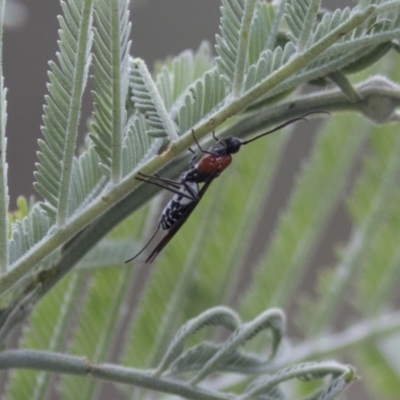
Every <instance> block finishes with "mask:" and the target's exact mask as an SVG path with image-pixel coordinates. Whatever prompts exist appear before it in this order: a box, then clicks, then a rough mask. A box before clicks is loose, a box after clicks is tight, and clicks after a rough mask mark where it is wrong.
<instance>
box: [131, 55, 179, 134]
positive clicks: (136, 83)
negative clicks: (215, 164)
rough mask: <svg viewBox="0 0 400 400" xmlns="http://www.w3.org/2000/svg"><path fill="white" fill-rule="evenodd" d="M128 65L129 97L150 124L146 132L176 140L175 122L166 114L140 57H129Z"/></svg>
mask: <svg viewBox="0 0 400 400" xmlns="http://www.w3.org/2000/svg"><path fill="white" fill-rule="evenodd" d="M130 66H131V73H130V86H131V90H132V97H131V99H132V101H133V103H134V106H135V108H136V109H138V110H139V111H140V112H141V113H143V114H144V116H145V117H146V121H147V123H148V124H149V126H150V129H149V130H148V131H147V134H148V135H150V136H152V137H168V138H169V140H170V141H172V140H176V139H177V138H178V133H177V129H176V124H175V123H174V121H173V120H172V119H171V117H170V115H169V114H168V111H167V108H166V105H165V103H164V101H163V99H162V98H161V95H160V93H159V91H158V90H157V86H156V84H155V82H154V81H153V79H152V78H151V75H150V72H149V71H148V69H147V67H146V64H145V63H144V62H143V61H142V60H140V59H131V60H130Z"/></svg>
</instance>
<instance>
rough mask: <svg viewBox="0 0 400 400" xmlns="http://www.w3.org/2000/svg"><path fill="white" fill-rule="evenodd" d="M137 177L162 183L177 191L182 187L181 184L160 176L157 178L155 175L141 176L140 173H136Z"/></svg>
mask: <svg viewBox="0 0 400 400" xmlns="http://www.w3.org/2000/svg"><path fill="white" fill-rule="evenodd" d="M138 175H141V176H144V177H145V178H148V179H153V180H155V181H160V182H163V183H165V184H167V185H171V186H172V187H175V189H179V188H180V187H182V186H183V183H182V182H177V181H173V180H172V179H168V178H162V177H161V176H159V175H157V174H154V175H145V174H142V173H141V172H138Z"/></svg>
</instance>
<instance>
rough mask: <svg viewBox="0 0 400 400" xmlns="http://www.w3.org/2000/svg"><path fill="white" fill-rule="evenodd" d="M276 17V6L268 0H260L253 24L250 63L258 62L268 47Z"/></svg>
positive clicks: (249, 54) (249, 53)
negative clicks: (267, 0)
mask: <svg viewBox="0 0 400 400" xmlns="http://www.w3.org/2000/svg"><path fill="white" fill-rule="evenodd" d="M274 19H275V6H274V5H273V4H270V3H267V2H266V1H258V2H257V4H256V9H255V12H254V18H253V21H252V24H251V31H250V42H249V51H248V65H253V64H254V63H256V62H257V61H258V59H259V57H260V54H261V53H262V52H263V51H264V50H265V49H266V48H267V44H268V42H269V40H270V35H271V33H272V29H273V24H274ZM274 47H275V46H274Z"/></svg>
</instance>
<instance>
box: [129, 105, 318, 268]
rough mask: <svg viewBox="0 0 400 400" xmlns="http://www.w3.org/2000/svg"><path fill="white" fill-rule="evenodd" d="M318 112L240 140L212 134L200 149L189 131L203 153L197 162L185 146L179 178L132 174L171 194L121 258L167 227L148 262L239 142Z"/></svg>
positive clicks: (179, 225) (199, 196) (188, 211)
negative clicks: (186, 158) (186, 157)
mask: <svg viewBox="0 0 400 400" xmlns="http://www.w3.org/2000/svg"><path fill="white" fill-rule="evenodd" d="M321 112H322V113H324V111H317V112H310V113H308V114H305V115H303V116H301V117H299V118H293V119H291V120H289V121H287V122H285V123H284V124H281V125H279V126H277V127H275V128H274V129H272V130H270V131H267V132H264V133H262V134H261V135H258V136H256V137H254V138H253V139H250V140H240V139H238V138H235V137H231V136H229V137H226V138H223V139H217V138H216V137H215V136H214V134H213V137H214V139H215V140H216V144H215V145H213V146H211V147H210V148H209V149H208V150H204V149H203V148H202V147H201V146H200V144H199V142H198V141H197V139H196V137H195V135H194V131H192V134H193V138H194V141H195V143H196V145H197V147H198V148H199V150H200V152H202V153H203V154H204V155H203V157H201V158H200V160H199V161H198V162H197V163H195V161H196V155H195V153H194V151H193V150H192V149H190V148H189V150H190V151H191V152H192V153H193V157H192V160H191V162H190V164H189V170H188V171H186V172H184V173H183V174H182V175H181V178H180V181H179V182H177V181H173V180H170V179H165V178H161V177H159V176H158V175H155V176H148V175H144V174H140V175H141V177H137V178H136V179H138V180H141V181H143V182H146V183H150V184H152V185H155V186H158V187H161V188H163V189H166V190H168V191H170V192H173V193H175V195H174V197H173V198H172V199H171V200H170V202H169V203H168V204H167V205H166V207H165V208H164V210H163V212H162V214H161V217H160V220H159V223H158V227H157V229H156V231H155V232H154V234H153V235H152V236H151V238H150V240H149V241H148V242H147V243H146V244H145V246H144V247H143V248H142V249H141V250H140V251H139V253H137V254H136V255H135V256H134V257H132V258H130V259H129V260H127V261H125V262H129V261H132V260H133V259H135V258H136V257H138V256H139V255H140V254H141V253H142V252H143V251H144V250H145V249H146V248H147V246H148V245H149V244H150V242H151V241H152V240H153V239H154V237H155V236H156V234H157V232H158V231H159V230H160V229H162V230H167V231H168V232H167V234H166V235H165V236H164V237H163V238H162V239H161V241H160V242H159V243H158V244H157V246H156V247H155V248H154V250H153V251H152V252H151V253H150V255H149V256H148V257H147V259H146V261H145V262H146V263H149V262H152V261H153V260H154V259H155V258H156V257H157V255H158V254H159V253H160V252H161V251H162V250H163V248H164V247H165V246H166V245H167V244H168V243H169V241H170V240H171V239H172V238H173V237H174V236H175V234H176V233H177V232H178V230H179V229H180V228H181V226H182V225H183V224H184V223H185V222H186V220H187V219H188V217H189V216H190V214H191V213H192V212H193V210H194V209H195V208H196V206H197V204H198V203H199V201H200V200H201V198H202V197H203V195H204V193H205V192H206V190H207V189H208V187H209V186H210V184H211V182H212V181H213V180H214V179H215V178H217V177H218V176H219V175H220V174H221V173H222V172H223V171H224V170H225V169H226V168H227V167H228V166H229V165H230V164H231V162H232V154H235V153H237V152H238V151H239V150H240V148H241V146H242V145H246V144H248V143H251V142H253V141H255V140H258V139H259V138H261V137H263V136H266V135H268V134H270V133H272V132H276V131H278V130H280V129H282V128H284V127H286V126H288V125H290V124H292V123H294V122H297V121H300V120H305V117H306V116H307V115H310V114H315V113H321ZM199 184H203V186H202V187H201V188H199Z"/></svg>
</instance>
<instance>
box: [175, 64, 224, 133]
mask: <svg viewBox="0 0 400 400" xmlns="http://www.w3.org/2000/svg"><path fill="white" fill-rule="evenodd" d="M225 96H226V86H225V83H224V80H223V79H221V75H220V74H219V72H218V70H217V69H213V70H211V71H209V72H206V74H205V75H204V77H203V78H202V79H201V80H198V81H197V82H195V83H194V84H193V85H192V86H191V87H190V88H189V91H188V93H187V94H186V96H185V98H184V100H183V104H182V105H181V106H180V108H179V111H178V121H179V122H178V123H179V131H180V132H181V133H184V132H187V131H188V130H189V129H190V128H191V127H193V126H194V125H195V124H196V123H198V122H199V121H200V120H201V119H202V118H204V116H206V115H207V113H209V112H211V111H212V110H213V109H214V108H215V107H217V106H218V104H219V103H220V102H221V101H222V100H223V99H224V98H225Z"/></svg>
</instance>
